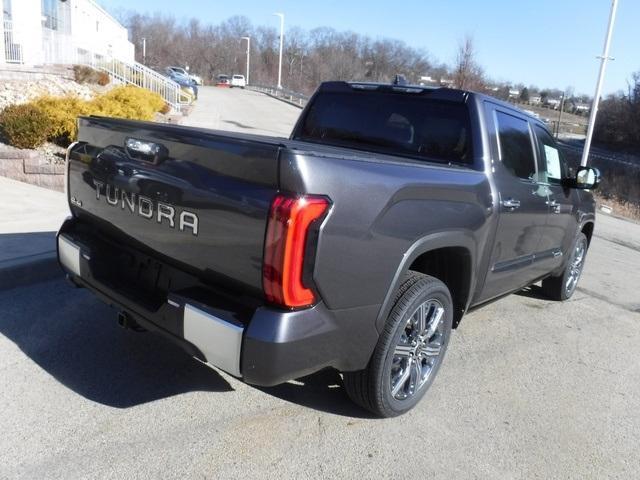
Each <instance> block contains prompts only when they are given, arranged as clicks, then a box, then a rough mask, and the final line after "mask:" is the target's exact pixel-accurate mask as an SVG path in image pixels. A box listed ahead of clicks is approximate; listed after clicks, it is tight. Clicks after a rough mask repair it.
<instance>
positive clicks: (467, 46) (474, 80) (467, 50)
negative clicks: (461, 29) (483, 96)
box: [453, 35, 485, 90]
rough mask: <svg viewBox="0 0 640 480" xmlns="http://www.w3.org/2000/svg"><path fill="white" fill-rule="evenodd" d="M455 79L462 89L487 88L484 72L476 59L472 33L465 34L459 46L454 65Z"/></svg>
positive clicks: (458, 86) (457, 85)
mask: <svg viewBox="0 0 640 480" xmlns="http://www.w3.org/2000/svg"><path fill="white" fill-rule="evenodd" d="M453 81H454V84H455V86H456V87H457V88H460V89H465V90H484V88H485V82H484V73H483V71H482V67H480V65H479V64H478V62H477V61H476V50H475V45H474V41H473V37H472V36H471V35H467V36H465V38H464V39H463V40H462V41H461V42H460V45H459V46H458V53H457V55H456V62H455V65H454V67H453Z"/></svg>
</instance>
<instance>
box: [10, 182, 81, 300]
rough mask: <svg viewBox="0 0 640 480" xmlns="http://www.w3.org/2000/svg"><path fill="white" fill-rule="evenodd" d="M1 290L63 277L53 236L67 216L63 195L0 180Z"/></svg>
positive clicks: (65, 201) (67, 210) (64, 196)
mask: <svg viewBox="0 0 640 480" xmlns="http://www.w3.org/2000/svg"><path fill="white" fill-rule="evenodd" d="M0 205H1V206H2V217H1V218H0V290H3V289H8V288H14V287H17V286H20V285H25V284H29V283H33V282H38V281H43V280H48V279H50V278H53V277H56V276H58V275H61V274H62V271H61V270H60V268H59V267H58V264H57V260H56V247H55V234H56V231H57V230H58V228H59V227H60V225H61V224H62V221H63V220H64V219H65V217H66V216H67V215H69V208H68V206H67V200H66V195H65V194H64V193H60V192H56V191H53V190H47V189H45V188H40V187H36V186H33V185H29V184H26V183H22V182H17V181H15V180H11V179H8V178H4V177H0Z"/></svg>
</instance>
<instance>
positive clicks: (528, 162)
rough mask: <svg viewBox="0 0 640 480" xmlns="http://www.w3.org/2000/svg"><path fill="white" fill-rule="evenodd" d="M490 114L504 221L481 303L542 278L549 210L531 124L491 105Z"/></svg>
mask: <svg viewBox="0 0 640 480" xmlns="http://www.w3.org/2000/svg"><path fill="white" fill-rule="evenodd" d="M487 113H488V119H489V122H488V123H489V124H490V125H491V126H490V127H489V129H490V137H491V139H492V154H493V177H494V179H495V183H496V188H497V190H498V199H497V203H498V205H499V215H500V218H499V221H498V227H497V232H496V238H495V242H494V248H493V253H492V256H491V263H490V271H489V273H488V275H487V280H486V282H485V288H484V291H483V294H482V300H488V299H490V298H493V297H496V296H498V295H500V294H503V293H506V292H509V291H512V290H515V289H517V288H520V287H523V286H525V285H527V284H528V283H530V282H531V281H533V280H534V279H535V278H536V277H537V276H538V275H539V273H538V272H537V268H536V265H535V264H534V258H535V255H536V253H537V252H538V249H539V244H540V239H541V237H542V232H543V230H544V228H545V224H546V217H547V212H548V208H549V207H548V205H547V201H548V188H547V186H546V185H544V184H541V182H539V171H538V167H537V164H536V154H535V148H534V138H533V132H532V130H531V125H530V123H529V121H528V119H527V118H526V117H525V116H523V115H520V114H518V112H516V111H513V110H510V109H507V108H502V107H500V106H498V105H494V104H491V103H487Z"/></svg>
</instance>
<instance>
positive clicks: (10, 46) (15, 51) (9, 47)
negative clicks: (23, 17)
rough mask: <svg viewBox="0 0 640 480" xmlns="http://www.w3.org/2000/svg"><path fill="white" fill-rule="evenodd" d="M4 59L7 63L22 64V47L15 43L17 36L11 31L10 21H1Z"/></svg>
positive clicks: (11, 24)
mask: <svg viewBox="0 0 640 480" xmlns="http://www.w3.org/2000/svg"><path fill="white" fill-rule="evenodd" d="M2 31H3V36H4V39H3V40H4V59H5V62H7V63H22V62H23V58H22V45H20V43H18V42H17V41H16V38H18V36H17V35H16V32H15V31H14V30H13V23H12V22H11V20H4V21H3V30H2Z"/></svg>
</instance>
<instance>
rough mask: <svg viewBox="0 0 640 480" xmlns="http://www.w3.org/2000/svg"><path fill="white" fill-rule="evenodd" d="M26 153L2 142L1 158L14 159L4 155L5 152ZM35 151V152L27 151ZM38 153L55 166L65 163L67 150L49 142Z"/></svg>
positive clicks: (38, 149) (0, 142)
mask: <svg viewBox="0 0 640 480" xmlns="http://www.w3.org/2000/svg"><path fill="white" fill-rule="evenodd" d="M20 151H25V150H21V149H19V148H16V147H12V146H11V145H7V144H6V143H3V142H2V141H0V158H7V157H13V155H3V154H4V153H5V152H9V153H14V152H20ZM26 151H33V150H26ZM35 151H36V152H38V154H39V155H38V156H39V157H41V158H43V159H45V160H46V161H47V162H48V163H53V164H62V163H64V157H65V153H66V149H65V148H64V147H61V146H60V145H56V144H55V143H51V142H47V143H45V144H44V145H42V146H41V147H39V148H36V149H35Z"/></svg>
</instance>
